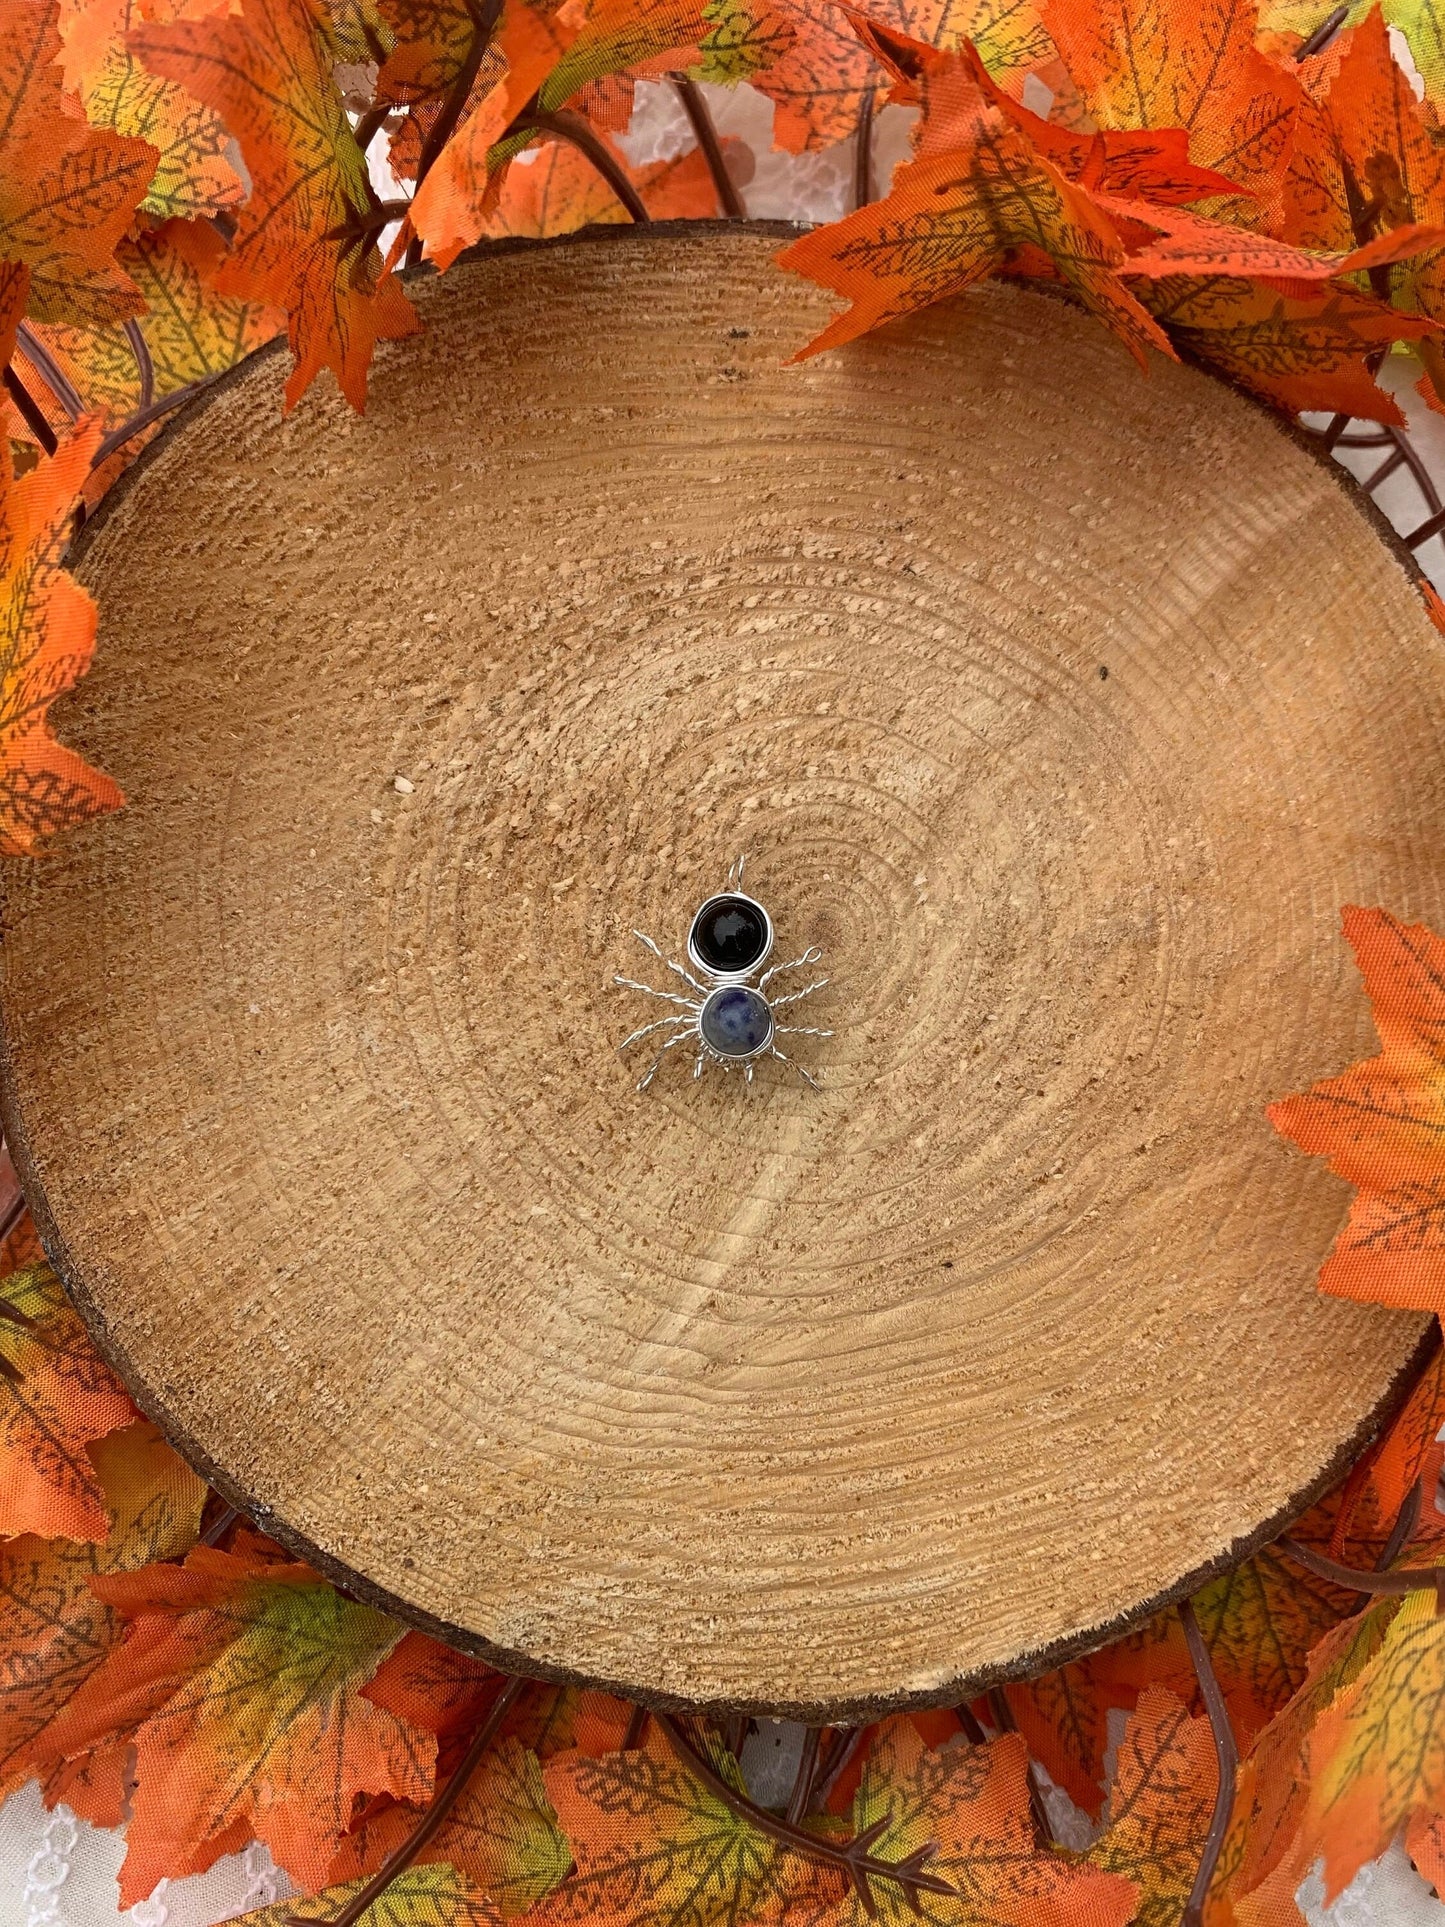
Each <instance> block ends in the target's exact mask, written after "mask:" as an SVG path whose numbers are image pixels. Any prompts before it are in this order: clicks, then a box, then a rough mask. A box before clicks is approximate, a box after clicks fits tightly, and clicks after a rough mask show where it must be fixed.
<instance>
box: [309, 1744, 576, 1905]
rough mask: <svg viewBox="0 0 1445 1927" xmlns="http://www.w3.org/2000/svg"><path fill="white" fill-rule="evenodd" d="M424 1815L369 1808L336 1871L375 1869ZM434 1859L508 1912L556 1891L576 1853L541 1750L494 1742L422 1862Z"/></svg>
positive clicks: (345, 1876) (348, 1874)
mask: <svg viewBox="0 0 1445 1927" xmlns="http://www.w3.org/2000/svg"><path fill="white" fill-rule="evenodd" d="M421 1818H422V1815H421V1813H420V1812H419V1811H418V1809H417V1808H415V1807H411V1806H403V1805H400V1804H392V1805H389V1806H386V1807H385V1808H383V1809H381V1810H380V1811H377V1810H375V1809H373V1810H369V1811H368V1812H367V1814H366V1816H365V1817H364V1818H363V1819H362V1821H361V1822H360V1823H359V1824H358V1825H357V1826H356V1827H355V1828H354V1829H353V1831H352V1832H351V1833H350V1834H348V1835H347V1837H346V1838H345V1839H344V1840H343V1841H342V1843H341V1847H340V1850H339V1852H338V1853H337V1856H336V1858H335V1860H334V1861H333V1862H332V1865H331V1873H330V1878H331V1879H332V1880H333V1881H341V1880H353V1879H357V1878H359V1877H361V1876H363V1875H366V1874H373V1873H375V1872H376V1871H377V1869H378V1868H379V1867H380V1866H381V1865H382V1864H383V1862H384V1861H385V1860H386V1859H387V1858H388V1857H389V1856H390V1855H391V1854H392V1853H394V1852H395V1851H396V1849H397V1848H398V1847H399V1846H401V1845H402V1844H403V1842H404V1841H406V1840H407V1839H409V1838H410V1836H411V1834H412V1833H413V1832H414V1831H415V1829H416V1826H417V1823H418V1821H419V1820H420V1819H421ZM434 1861H444V1862H446V1863H447V1864H448V1865H449V1866H452V1867H455V1868H456V1869H457V1870H458V1872H460V1873H463V1874H465V1875H466V1877H467V1879H468V1880H469V1881H470V1882H472V1883H474V1884H475V1886H476V1887H477V1889H478V1890H479V1891H480V1892H482V1893H484V1894H485V1895H486V1896H487V1898H488V1899H489V1900H490V1901H491V1902H492V1903H493V1905H494V1906H495V1907H496V1908H497V1911H498V1912H499V1913H500V1914H501V1915H502V1916H503V1918H504V1919H511V1918H512V1917H513V1916H514V1915H517V1914H525V1913H527V1912H529V1911H530V1910H531V1909H532V1908H533V1907H534V1906H536V1904H537V1902H538V1901H539V1900H542V1899H543V1898H544V1897H545V1896H546V1895H547V1894H549V1893H551V1892H552V1890H553V1889H554V1888H555V1887H556V1886H557V1885H558V1883H559V1882H560V1881H561V1880H563V1879H564V1878H565V1876H566V1874H567V1872H568V1871H569V1869H570V1868H571V1865H572V1853H571V1849H570V1848H569V1847H568V1845H567V1841H566V1839H565V1838H564V1836H563V1834H562V1832H561V1830H560V1829H559V1827H558V1825H557V1816H556V1814H555V1813H554V1812H553V1811H552V1806H551V1803H550V1801H549V1800H548V1799H547V1795H546V1792H545V1790H544V1788H543V1785H542V1769H541V1766H540V1765H539V1763H538V1760H537V1756H536V1754H535V1753H532V1752H529V1751H528V1750H527V1749H526V1748H525V1747H523V1746H520V1745H519V1744H518V1743H517V1741H516V1740H514V1739H502V1740H498V1741H497V1742H496V1743H495V1744H494V1745H493V1747H492V1748H491V1750H490V1751H489V1752H488V1753H487V1755H486V1756H485V1758H484V1759H483V1761H482V1763H481V1765H480V1766H479V1767H478V1768H477V1770H476V1771H475V1773H473V1775H472V1777H471V1778H470V1779H469V1780H468V1781H467V1784H466V1786H465V1788H464V1789H463V1791H462V1794H461V1797H460V1798H459V1799H458V1800H457V1802H456V1804H455V1805H454V1806H453V1807H452V1809H451V1811H450V1812H449V1813H448V1814H447V1816H446V1818H445V1819H444V1820H443V1821H442V1823H441V1826H440V1827H439V1828H438V1829H437V1831H436V1832H435V1833H434V1834H433V1835H432V1836H431V1838H430V1839H429V1840H428V1841H427V1843H426V1845H425V1847H424V1848H423V1849H422V1851H421V1854H420V1855H419V1856H418V1862H417V1864H418V1865H427V1864H429V1863H431V1862H434Z"/></svg>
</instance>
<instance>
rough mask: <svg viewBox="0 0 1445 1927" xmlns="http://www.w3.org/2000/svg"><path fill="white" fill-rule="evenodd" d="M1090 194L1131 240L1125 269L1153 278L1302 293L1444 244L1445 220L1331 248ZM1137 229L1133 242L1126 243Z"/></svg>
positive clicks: (1187, 211)
mask: <svg viewBox="0 0 1445 1927" xmlns="http://www.w3.org/2000/svg"><path fill="white" fill-rule="evenodd" d="M1094 199H1095V201H1096V203H1097V204H1098V205H1099V206H1100V207H1102V208H1103V209H1104V211H1105V212H1106V213H1107V214H1109V215H1111V216H1112V217H1113V219H1114V221H1115V222H1116V224H1117V225H1118V227H1119V231H1120V233H1121V235H1124V236H1125V237H1126V238H1127V239H1128V240H1129V242H1130V245H1131V252H1130V255H1129V260H1128V263H1127V269H1128V272H1129V273H1130V274H1144V275H1150V276H1153V277H1155V278H1156V279H1163V278H1164V277H1165V276H1167V275H1171V274H1189V275H1207V274H1231V275H1243V276H1248V277H1250V278H1252V279H1254V280H1263V281H1269V282H1271V283H1274V284H1276V285H1281V286H1282V287H1283V288H1284V289H1285V291H1286V292H1289V293H1299V294H1304V295H1306V296H1307V295H1308V294H1309V292H1310V288H1311V285H1312V284H1314V283H1317V282H1324V281H1329V280H1334V279H1336V278H1339V277H1342V276H1345V275H1351V274H1361V273H1365V272H1367V271H1368V270H1369V269H1371V268H1380V267H1387V266H1392V265H1394V264H1396V263H1398V262H1401V261H1405V260H1409V259H1412V258H1415V257H1418V256H1422V255H1427V254H1431V253H1433V252H1435V251H1437V250H1439V249H1440V248H1441V247H1442V246H1445V227H1439V226H1431V227H1423V226H1420V225H1419V224H1418V223H1415V222H1410V223H1409V224H1408V225H1406V226H1404V227H1399V228H1395V229H1393V230H1391V231H1390V232H1388V233H1386V234H1380V235H1376V236H1375V237H1374V238H1373V239H1372V240H1370V241H1367V242H1366V243H1365V244H1364V245H1363V246H1361V247H1358V248H1351V249H1348V250H1347V251H1346V252H1344V253H1335V252H1332V251H1325V250H1320V249H1312V248H1301V247H1297V246H1295V245H1294V244H1293V243H1292V242H1289V241H1282V240H1277V239H1276V238H1275V237H1274V236H1272V235H1267V234H1255V233H1253V232H1252V231H1251V230H1250V229H1248V228H1239V227H1232V226H1231V225H1230V224H1229V223H1228V222H1227V221H1213V220H1210V219H1209V218H1208V217H1207V216H1206V215H1202V214H1198V213H1195V212H1194V211H1193V210H1191V209H1188V208H1165V207H1153V206H1151V205H1150V204H1149V203H1148V202H1146V201H1142V200H1134V199H1128V198H1125V197H1123V196H1120V195H1117V194H1107V193H1096V194H1095V196H1094ZM1151 229H1152V230H1153V234H1152V235H1151V234H1150V233H1149V232H1148V231H1149V230H1151ZM1136 231H1137V232H1138V234H1139V238H1140V243H1141V244H1140V245H1138V246H1134V245H1133V241H1134V234H1135V232H1136Z"/></svg>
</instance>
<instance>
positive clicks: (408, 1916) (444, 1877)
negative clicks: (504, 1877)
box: [238, 1865, 501, 1927]
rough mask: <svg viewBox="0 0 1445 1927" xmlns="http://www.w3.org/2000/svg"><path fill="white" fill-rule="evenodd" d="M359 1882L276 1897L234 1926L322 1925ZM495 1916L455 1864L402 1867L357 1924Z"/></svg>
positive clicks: (453, 1922)
mask: <svg viewBox="0 0 1445 1927" xmlns="http://www.w3.org/2000/svg"><path fill="white" fill-rule="evenodd" d="M362 1885H363V1883H362V1882H361V1881H359V1880H353V1881H348V1882H347V1883H346V1885H345V1886H340V1887H328V1888H327V1889H326V1891H325V1892H324V1893H319V1894H314V1895H313V1896H312V1897H311V1899H309V1900H301V1901H296V1900H278V1901H276V1902H275V1903H274V1905H272V1906H270V1907H262V1908H260V1909H259V1910H258V1911H257V1912H255V1913H252V1914H246V1915H244V1916H243V1917H242V1920H241V1921H240V1922H239V1923H238V1927H291V1923H292V1921H293V1920H314V1921H316V1922H317V1923H318V1927H324V1924H325V1923H326V1922H329V1921H332V1920H335V1919H336V1918H337V1917H338V1915H339V1914H340V1913H341V1911H342V1909H343V1908H344V1907H345V1906H346V1904H347V1903H348V1901H352V1900H354V1899H355V1898H356V1896H357V1894H358V1893H359V1892H360V1891H361V1888H362ZM500 1921H501V1915H500V1914H499V1913H498V1912H497V1910H496V1908H495V1907H494V1906H493V1904H492V1902H491V1901H490V1900H488V1899H487V1897H486V1895H485V1894H481V1893H478V1892H477V1890H476V1888H474V1887H473V1886H472V1884H471V1882H470V1881H469V1880H467V1879H466V1878H465V1877H464V1876H463V1875H462V1874H460V1873H458V1872H457V1870H456V1868H455V1867H446V1866H438V1865H434V1866H420V1867H408V1868H407V1870H406V1871H405V1873H403V1874H401V1875H399V1876H398V1878H397V1879H396V1880H395V1881H393V1882H392V1884H391V1885H390V1886H389V1887H388V1888H387V1890H386V1894H385V1897H384V1898H383V1899H381V1900H379V1901H377V1902H376V1903H375V1904H374V1905H373V1906H371V1907H368V1908H367V1910H366V1912H365V1913H364V1914H363V1915H362V1916H361V1927H499V1923H500Z"/></svg>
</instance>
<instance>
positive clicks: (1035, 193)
mask: <svg viewBox="0 0 1445 1927" xmlns="http://www.w3.org/2000/svg"><path fill="white" fill-rule="evenodd" d="M920 84H921V88H922V96H923V103H924V123H923V135H922V138H921V140H920V145H919V158H918V159H917V160H914V161H912V162H910V163H908V165H906V166H904V167H900V168H899V169H898V171H897V172H896V174H895V175H894V177H893V186H892V189H891V191H890V192H889V194H888V195H887V196H886V198H885V199H883V200H881V201H876V202H874V203H873V204H872V205H871V206H868V207H864V208H860V209H858V211H857V212H856V213H854V214H851V215H848V216H847V217H846V218H845V219H843V220H841V221H837V222H834V223H832V224H831V225H829V226H827V227H821V228H815V229H814V230H813V232H812V233H811V234H806V235H804V236H803V238H802V239H801V240H799V241H795V242H794V243H793V244H792V246H791V247H788V248H785V249H784V250H783V252H782V253H781V254H780V255H779V256H778V260H779V262H780V264H781V265H782V266H783V267H785V268H791V269H793V270H794V271H795V272H796V273H798V274H805V275H807V276H808V277H809V278H810V279H811V280H814V281H818V282H820V283H821V284H822V285H823V286H824V287H827V288H831V289H833V290H834V292H835V293H838V294H843V295H847V296H848V297H849V298H850V300H851V301H852V304H853V305H852V307H851V308H849V309H848V311H847V312H846V313H844V314H841V315H839V316H837V317H836V318H835V319H834V320H833V321H832V322H831V323H830V324H829V325H828V326H827V327H826V328H825V329H824V330H823V332H822V333H821V334H820V335H819V336H818V337H817V339H816V340H814V341H812V342H810V343H809V344H808V346H807V348H806V349H804V350H803V353H804V354H808V355H811V354H817V353H819V352H820V351H821V350H823V349H825V348H834V347H838V346H839V345H841V344H842V343H843V342H845V341H852V340H854V339H855V338H856V337H857V336H859V335H861V334H864V333H866V332H867V331H868V330H869V329H871V328H875V327H878V326H879V325H880V324H881V323H882V322H885V321H891V320H895V319H896V318H898V317H899V316H901V315H905V314H909V313H912V312H913V311H914V310H916V309H918V308H922V307H926V306H928V305H929V304H931V303H932V302H935V301H941V300H943V299H944V298H945V297H947V296H949V295H952V294H957V293H960V292H961V291H962V290H963V289H964V288H966V287H968V286H969V285H970V284H971V283H972V282H974V281H977V280H980V279H981V278H982V277H983V276H985V275H987V274H992V273H995V272H997V271H998V270H999V269H1001V268H1004V267H1007V266H1011V265H1016V258H1017V254H1018V251H1019V250H1021V249H1027V250H1029V251H1030V252H1031V253H1034V254H1037V255H1039V256H1041V257H1043V258H1044V260H1045V261H1046V264H1047V265H1048V266H1049V267H1050V268H1051V269H1052V270H1053V271H1054V272H1055V273H1056V274H1057V275H1058V276H1059V277H1060V278H1061V279H1062V280H1064V281H1065V282H1067V283H1068V285H1069V286H1070V287H1071V288H1072V289H1073V290H1074V292H1075V294H1076V295H1078V297H1079V298H1080V300H1081V301H1082V302H1083V303H1084V305H1085V306H1086V307H1088V308H1090V309H1091V310H1092V311H1093V312H1094V313H1095V314H1097V315H1099V316H1100V318H1101V319H1103V320H1104V321H1106V322H1107V323H1108V324H1109V326H1110V327H1111V328H1113V330H1114V331H1115V332H1116V333H1117V334H1118V335H1119V336H1120V337H1121V339H1122V340H1124V341H1125V343H1126V344H1127V345H1128V346H1129V348H1130V349H1131V350H1132V351H1133V353H1134V354H1135V356H1136V357H1137V358H1138V360H1139V361H1140V363H1141V364H1144V365H1147V356H1146V353H1145V351H1146V349H1147V348H1149V347H1154V348H1159V349H1161V350H1162V351H1163V352H1164V353H1165V354H1168V355H1171V356H1172V355H1173V352H1174V351H1173V349H1172V348H1171V347H1170V346H1169V343H1168V339H1167V337H1166V336H1165V335H1164V333H1163V331H1162V330H1161V329H1160V328H1159V327H1158V326H1157V325H1156V324H1155V323H1154V322H1153V321H1152V320H1151V319H1150V317H1149V315H1148V314H1147V313H1146V312H1145V310H1144V309H1143V308H1142V307H1141V306H1140V304H1139V301H1138V300H1137V299H1136V298H1135V296H1134V295H1133V294H1131V293H1130V291H1129V290H1128V288H1127V287H1125V285H1124V283H1123V281H1122V280H1121V279H1120V278H1119V270H1120V269H1121V267H1122V266H1123V265H1124V260H1125V251H1124V246H1123V243H1122V242H1121V241H1120V239H1119V235H1118V232H1117V230H1116V228H1115V227H1114V224H1113V223H1112V221H1111V220H1110V218H1109V216H1108V215H1107V214H1106V213H1105V212H1104V211H1103V210H1102V209H1101V208H1100V207H1098V206H1097V204H1096V203H1095V201H1094V199H1093V197H1092V196H1091V195H1090V194H1089V193H1088V191H1087V190H1086V189H1084V188H1082V187H1080V186H1078V185H1077V184H1076V183H1074V182H1072V181H1070V180H1069V179H1068V178H1067V176H1066V175H1065V174H1063V173H1062V172H1061V171H1060V170H1059V168H1058V167H1056V166H1055V165H1054V163H1053V162H1052V161H1050V160H1048V159H1046V158H1045V156H1044V155H1043V154H1041V153H1040V152H1039V151H1038V150H1037V149H1036V148H1035V147H1034V145H1033V143H1032V141H1031V140H1030V139H1029V136H1028V134H1027V132H1026V131H1025V129H1024V127H1023V126H1022V125H1021V124H1020V122H1019V119H1018V118H1017V117H1016V116H1015V115H1014V114H1013V113H1012V112H1011V110H1010V109H1009V108H1008V107H1007V106H1006V104H1005V103H1004V102H1003V101H1002V100H1000V99H999V98H998V95H997V90H996V89H994V88H993V86H992V83H991V82H990V81H989V79H988V76H987V75H986V74H985V73H984V72H983V70H982V68H981V67H980V65H979V63H978V60H977V56H976V55H974V54H973V53H972V51H971V50H966V51H965V52H964V53H963V54H961V55H952V56H947V57H944V58H936V59H935V61H934V62H932V63H930V65H929V66H928V68H927V69H926V70H925V71H924V72H923V74H922V76H921V83H920ZM935 123H936V125H937V128H938V132H937V133H936V134H934V133H933V132H932V131H931V129H932V127H933V126H934V125H935Z"/></svg>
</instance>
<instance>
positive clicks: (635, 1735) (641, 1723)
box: [622, 1706, 647, 1753]
mask: <svg viewBox="0 0 1445 1927" xmlns="http://www.w3.org/2000/svg"><path fill="white" fill-rule="evenodd" d="M646 1731H647V1708H646V1707H645V1706H634V1707H633V1709H632V1711H631V1713H630V1714H629V1715H628V1719H627V1731H626V1732H625V1733H624V1734H623V1736H622V1751H623V1752H624V1753H634V1752H636V1750H637V1748H638V1747H639V1746H641V1744H642V1736H643V1734H644V1733H645V1732H646Z"/></svg>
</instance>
